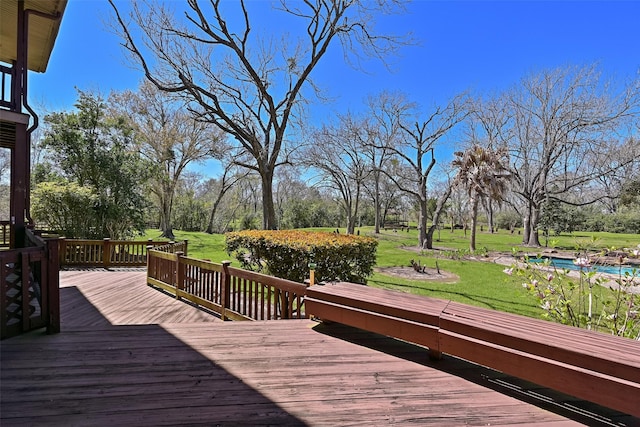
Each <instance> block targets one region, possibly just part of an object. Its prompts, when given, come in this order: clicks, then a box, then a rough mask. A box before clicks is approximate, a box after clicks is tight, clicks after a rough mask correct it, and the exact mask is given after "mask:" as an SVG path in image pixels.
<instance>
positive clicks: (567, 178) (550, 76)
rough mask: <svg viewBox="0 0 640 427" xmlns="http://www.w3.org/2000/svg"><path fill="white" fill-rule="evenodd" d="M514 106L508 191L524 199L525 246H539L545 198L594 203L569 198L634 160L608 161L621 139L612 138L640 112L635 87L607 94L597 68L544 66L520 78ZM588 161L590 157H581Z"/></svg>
mask: <svg viewBox="0 0 640 427" xmlns="http://www.w3.org/2000/svg"><path fill="white" fill-rule="evenodd" d="M508 101H509V107H510V108H511V109H512V111H511V117H512V119H511V120H510V123H509V125H508V126H509V128H510V129H509V132H508V133H506V132H505V133H503V136H507V138H506V143H507V144H508V146H509V150H510V157H511V161H512V165H511V169H512V173H513V177H514V186H513V190H514V191H515V193H516V194H517V195H518V196H519V198H520V199H521V200H522V201H523V202H524V204H525V212H524V233H523V243H524V244H528V245H533V246H539V245H540V241H539V238H538V231H537V225H538V220H539V218H540V213H541V207H542V206H543V204H545V203H547V202H548V201H549V200H557V201H560V202H562V203H571V204H574V205H586V204H590V203H593V202H594V200H596V199H595V198H592V197H588V195H586V194H583V193H581V198H580V200H577V201H571V200H569V199H568V198H567V197H566V195H567V194H570V193H571V192H572V190H576V189H579V188H581V187H583V186H584V185H586V184H587V183H589V182H592V181H593V180H595V179H596V178H598V177H600V176H602V175H606V174H609V173H611V172H613V171H614V170H615V169H616V168H618V167H620V166H623V165H624V164H626V163H630V162H633V161H636V160H637V159H634V158H633V157H632V158H628V159H626V161H624V162H622V164H621V163H620V162H614V163H612V161H611V160H612V158H611V154H613V153H615V151H616V150H617V149H618V148H617V147H616V146H617V145H619V144H621V143H623V139H620V140H618V141H616V140H615V139H614V138H612V136H614V135H616V134H617V133H618V132H619V131H620V130H621V129H623V125H624V124H625V123H626V122H627V121H629V120H636V121H637V120H638V117H639V114H640V84H639V83H638V81H636V82H632V83H630V84H629V85H628V86H627V87H626V89H625V90H624V91H622V92H621V93H611V91H610V89H609V87H608V85H606V84H604V83H603V82H602V80H601V78H600V75H599V74H598V73H597V72H596V69H595V67H583V68H571V67H567V68H562V69H556V70H551V71H544V72H542V73H540V74H538V75H534V76H531V77H528V78H526V79H524V80H523V81H522V84H521V86H520V87H519V88H518V89H515V90H513V91H512V92H510V93H509V96H508ZM587 159H590V160H591V161H585V160H587Z"/></svg>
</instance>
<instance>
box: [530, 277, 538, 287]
mask: <svg viewBox="0 0 640 427" xmlns="http://www.w3.org/2000/svg"><path fill="white" fill-rule="evenodd" d="M531 284H532V285H533V287H534V288H535V287H537V286H538V281H537V280H536V279H533V280H532V281H531Z"/></svg>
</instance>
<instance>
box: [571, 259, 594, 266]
mask: <svg viewBox="0 0 640 427" xmlns="http://www.w3.org/2000/svg"><path fill="white" fill-rule="evenodd" d="M573 263H574V264H575V265H577V266H578V267H589V266H590V265H591V260H590V259H589V258H586V257H584V258H577V259H574V260H573Z"/></svg>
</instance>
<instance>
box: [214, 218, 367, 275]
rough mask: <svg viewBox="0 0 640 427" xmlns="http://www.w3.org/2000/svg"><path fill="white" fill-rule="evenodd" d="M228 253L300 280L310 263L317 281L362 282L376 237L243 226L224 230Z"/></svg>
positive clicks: (253, 267) (248, 263) (245, 264)
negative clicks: (240, 228)
mask: <svg viewBox="0 0 640 427" xmlns="http://www.w3.org/2000/svg"><path fill="white" fill-rule="evenodd" d="M225 244H226V250H227V253H229V254H230V255H235V257H236V259H238V261H240V263H241V265H242V266H243V267H244V268H249V269H251V270H258V271H260V270H263V269H265V270H266V271H265V273H268V274H271V275H274V276H276V277H282V278H285V279H289V280H293V281H296V282H303V281H304V280H305V279H306V278H307V277H308V276H309V264H310V263H314V264H315V265H316V268H315V271H316V281H329V280H343V281H349V282H356V283H365V281H366V278H367V277H368V276H370V275H371V274H372V273H373V267H374V266H375V264H376V249H377V246H378V241H377V240H375V239H373V238H371V237H362V236H353V235H345V234H332V233H323V232H312V231H300V230H280V231H269V230H246V231H240V232H234V233H227V234H226V236H225Z"/></svg>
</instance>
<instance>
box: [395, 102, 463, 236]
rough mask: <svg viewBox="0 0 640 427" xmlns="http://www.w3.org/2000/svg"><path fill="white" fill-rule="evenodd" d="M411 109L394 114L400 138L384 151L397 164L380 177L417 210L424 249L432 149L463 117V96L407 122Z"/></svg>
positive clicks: (432, 158) (410, 107)
mask: <svg viewBox="0 0 640 427" xmlns="http://www.w3.org/2000/svg"><path fill="white" fill-rule="evenodd" d="M412 108H413V105H412V104H409V103H406V104H404V106H399V108H397V109H396V110H395V113H394V114H398V115H399V116H400V120H399V127H400V132H401V136H400V138H399V140H398V142H397V143H396V144H395V145H393V146H389V147H388V149H389V150H390V151H391V152H392V153H393V155H394V157H395V158H396V159H398V160H399V163H398V165H397V167H395V168H393V169H391V170H385V171H384V173H385V174H386V175H387V176H388V177H389V178H390V179H391V180H392V181H393V182H394V183H395V184H396V185H397V186H398V187H399V188H400V190H401V191H403V192H405V193H407V194H409V195H410V196H411V197H413V198H414V200H415V202H416V204H417V205H418V206H419V207H420V211H419V214H418V244H419V245H420V247H426V243H427V218H428V202H429V198H428V197H427V181H428V178H429V174H430V173H431V171H432V170H433V168H434V166H435V165H436V158H435V154H434V148H435V145H436V143H437V142H438V141H439V140H440V139H441V138H442V137H443V136H444V135H446V134H447V132H449V131H450V130H451V129H452V128H453V127H454V126H456V125H457V124H458V123H460V122H461V121H462V120H464V118H465V116H466V114H467V113H466V95H458V96H456V97H454V98H453V99H452V100H451V101H450V102H449V103H448V104H447V105H446V106H445V107H436V108H435V109H434V111H433V112H432V113H431V114H430V115H429V117H428V118H427V119H426V120H425V121H423V122H418V121H416V122H415V123H414V124H413V125H409V124H408V123H407V122H408V120H407V116H408V115H409V112H410V111H411V109H412Z"/></svg>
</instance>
